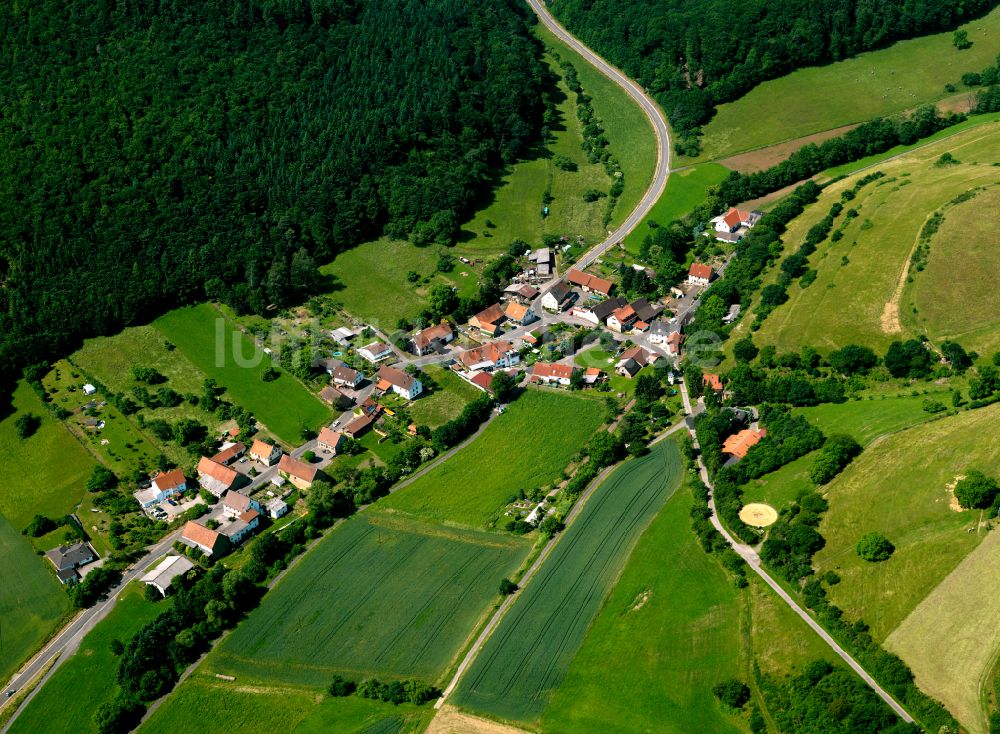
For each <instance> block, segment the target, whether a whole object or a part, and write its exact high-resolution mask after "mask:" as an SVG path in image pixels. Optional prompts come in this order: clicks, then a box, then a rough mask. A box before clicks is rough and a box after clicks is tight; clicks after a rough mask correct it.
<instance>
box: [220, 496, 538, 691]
mask: <svg viewBox="0 0 1000 734" xmlns="http://www.w3.org/2000/svg"><path fill="white" fill-rule="evenodd" d="M529 547H530V544H529V543H528V542H527V541H524V540H523V539H520V538H514V537H512V536H506V535H504V536H501V535H494V534H491V533H485V532H475V531H467V530H464V531H463V530H454V529H446V528H443V527H440V526H437V525H427V524H423V523H416V522H413V521H410V520H406V521H402V520H400V519H399V518H394V517H392V516H389V517H386V516H385V515H383V514H381V513H375V512H368V513H364V514H363V515H359V516H358V517H355V518H353V519H351V520H348V521H347V522H346V523H344V525H343V526H342V527H340V528H337V529H336V530H335V531H334V532H333V533H331V534H330V536H329V537H328V538H326V539H325V540H324V541H323V542H322V543H321V544H320V545H319V546H318V547H317V548H316V549H315V550H313V551H311V552H310V553H309V554H307V555H306V556H305V557H304V558H303V559H302V562H301V563H299V564H298V565H297V566H296V567H295V568H294V569H293V570H292V571H291V572H290V573H289V574H288V576H287V577H285V578H284V579H283V580H282V582H281V583H280V584H278V586H277V587H276V588H275V589H274V590H273V591H272V592H271V593H270V594H268V596H267V597H266V598H265V600H264V602H263V603H262V604H261V606H260V608H259V609H257V610H256V611H254V612H253V613H252V614H251V615H250V616H249V618H248V619H247V620H246V621H245V622H243V623H242V624H240V625H239V626H238V627H237V628H236V629H235V630H234V631H233V632H232V633H231V634H230V635H229V637H227V638H226V640H225V641H224V642H223V643H222V645H220V646H219V648H218V651H217V652H216V653H215V654H214V655H213V656H212V657H211V658H210V663H208V664H209V666H210V667H211V669H213V670H217V671H221V672H224V673H230V674H232V675H236V676H237V678H238V679H243V678H246V677H249V678H254V679H258V680H259V679H263V680H267V681H269V682H271V683H279V682H280V683H281V684H289V685H310V686H317V687H320V686H323V685H325V684H326V683H327V682H328V681H329V679H330V677H331V676H332V675H333V674H334V673H339V674H341V675H343V676H344V677H346V678H349V679H351V680H357V681H360V680H362V679H364V678H368V677H372V676H376V677H381V678H389V679H401V678H407V677H416V678H419V679H421V680H423V681H425V682H427V683H434V682H437V680H438V678H439V677H440V676H441V675H442V674H443V673H444V671H445V669H446V668H447V667H448V666H449V665H450V664H451V663H452V660H453V658H454V657H455V656H456V655H457V654H458V652H459V650H460V649H461V648H462V646H463V644H464V643H465V642H466V640H467V637H468V636H469V635H470V634H471V632H472V630H473V628H474V626H475V625H476V623H477V622H478V620H479V619H480V617H481V616H482V614H483V611H484V610H485V609H486V608H488V606H489V604H490V602H491V601H492V600H493V599H494V598H495V597H496V595H497V589H498V587H499V584H500V580H501V579H502V578H504V577H505V576H509V575H511V574H513V573H514V571H516V570H517V568H518V566H519V565H520V563H521V562H522V561H523V559H524V557H525V556H526V555H527V553H528V549H529Z"/></svg>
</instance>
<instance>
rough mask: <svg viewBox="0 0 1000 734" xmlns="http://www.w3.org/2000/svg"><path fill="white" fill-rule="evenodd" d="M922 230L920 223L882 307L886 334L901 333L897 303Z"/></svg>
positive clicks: (883, 327) (882, 320)
mask: <svg viewBox="0 0 1000 734" xmlns="http://www.w3.org/2000/svg"><path fill="white" fill-rule="evenodd" d="M934 214H935V212H931V213H930V214H928V215H927V216H926V217H924V224H926V223H927V220H928V219H930V218H931V217H932V216H934ZM923 231H924V225H923V224H921V225H920V229H918V230H917V236H916V237H914V238H913V247H911V248H910V252H909V254H907V256H906V260H905V261H904V262H903V270H902V272H900V274H899V278H898V279H897V280H896V289H895V290H894V291H893V292H892V298H890V299H889V301H888V302H887V303H886V304H885V308H883V309H882V317H881V318H880V319H879V323H880V324H881V325H882V331H883V332H884V333H886V334H901V333H903V324H902V322H901V321H900V320H899V303H900V301H902V300H903V289H904V288H905V287H906V280H907V278H908V277H909V275H910V262H911V261H912V260H913V253H915V252H916V251H917V247H919V246H920V233H921V232H923Z"/></svg>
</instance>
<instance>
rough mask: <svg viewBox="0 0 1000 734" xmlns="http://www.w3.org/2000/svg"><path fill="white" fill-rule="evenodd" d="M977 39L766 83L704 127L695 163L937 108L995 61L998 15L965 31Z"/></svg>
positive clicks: (911, 45)
mask: <svg viewBox="0 0 1000 734" xmlns="http://www.w3.org/2000/svg"><path fill="white" fill-rule="evenodd" d="M962 28H963V29H965V30H967V31H968V33H969V39H970V40H972V41H973V46H972V48H970V49H967V50H964V51H959V50H958V49H956V48H955V47H954V45H953V44H952V31H947V32H945V33H938V34H935V35H932V36H924V37H923V38H915V39H910V40H906V41H900V42H898V43H896V44H893V45H892V46H890V47H889V48H886V49H881V50H879V51H871V52H868V53H864V54H860V55H859V56H856V57H854V58H851V59H846V60H844V61H840V62H837V63H833V64H828V65H826V66H817V67H808V68H804V69H798V70H796V71H794V72H792V73H791V74H788V75H786V76H783V77H781V78H779V79H774V80H771V81H767V82H764V83H763V84H760V85H758V86H757V87H755V88H754V89H753V90H751V91H750V92H749V93H747V94H746V95H744V96H743V97H741V98H740V99H738V100H736V101H735V102H731V103H728V104H724V105H720V106H719V108H718V110H717V112H716V114H715V116H714V117H713V118H712V121H711V122H709V124H708V125H706V126H705V135H704V138H703V145H702V147H703V150H702V154H701V156H700V157H699V158H698V159H697V160H712V159H715V158H722V157H725V156H728V155H732V154H734V153H739V152H742V151H745V150H750V149H753V148H761V147H764V146H767V145H773V144H774V143H780V142H782V141H785V140H790V139H793V138H799V137H803V136H805V135H810V134H812V133H818V132H821V131H824V130H829V129H830V128H835V127H840V126H841V125H846V124H849V123H853V122H864V121H865V120H870V119H871V118H873V117H878V116H879V115H889V114H893V113H896V112H902V111H903V110H907V109H911V108H913V107H917V106H918V105H920V104H924V103H927V102H937V101H939V100H942V99H943V98H945V97H947V96H948V95H949V94H951V93H949V92H947V91H946V90H945V88H944V85H945V84H948V83H952V84H956V85H958V84H959V79H960V78H961V76H962V74H963V73H964V72H967V71H980V70H982V69H983V68H985V67H986V66H988V65H990V64H991V63H993V62H994V61H995V57H996V53H997V48H996V44H995V43H994V41H993V39H995V38H996V37H997V35H998V34H1000V9H994V10H993V11H992V12H991V13H990V14H989V15H986V16H984V17H983V18H980V19H978V20H974V21H972V22H970V23H967V24H966V25H964V26H962Z"/></svg>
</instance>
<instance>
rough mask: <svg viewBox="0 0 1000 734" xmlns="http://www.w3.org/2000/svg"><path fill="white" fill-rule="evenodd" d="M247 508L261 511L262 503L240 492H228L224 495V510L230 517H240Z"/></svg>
mask: <svg viewBox="0 0 1000 734" xmlns="http://www.w3.org/2000/svg"><path fill="white" fill-rule="evenodd" d="M247 510H257V511H258V512H260V503H259V502H257V500H255V499H251V498H250V497H247V496H246V495H245V494H240V493H239V492H226V494H225V495H223V497H222V512H223V514H224V515H225V516H226V517H228V518H234V517H239V516H240V515H242V514H243V513H244V512H246V511H247Z"/></svg>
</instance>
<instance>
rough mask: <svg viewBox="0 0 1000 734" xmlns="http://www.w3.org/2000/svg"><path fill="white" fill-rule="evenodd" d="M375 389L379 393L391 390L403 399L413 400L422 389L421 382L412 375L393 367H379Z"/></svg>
mask: <svg viewBox="0 0 1000 734" xmlns="http://www.w3.org/2000/svg"><path fill="white" fill-rule="evenodd" d="M375 390H376V392H378V393H379V394H382V393H386V392H388V391H389V390H392V391H393V392H394V393H396V394H397V395H399V397H401V398H403V399H405V400H413V399H414V398H415V397H417V395H419V394H420V393H422V392H423V391H424V386H423V383H421V382H420V380H418V379H417V378H416V377H414V376H413V375H410V374H407V373H406V372H403V371H402V370H397V369H396V368H395V367H379V370H378V382H377V384H376V385H375Z"/></svg>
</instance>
